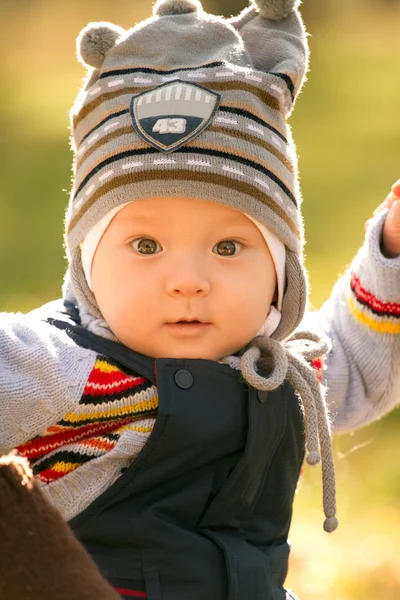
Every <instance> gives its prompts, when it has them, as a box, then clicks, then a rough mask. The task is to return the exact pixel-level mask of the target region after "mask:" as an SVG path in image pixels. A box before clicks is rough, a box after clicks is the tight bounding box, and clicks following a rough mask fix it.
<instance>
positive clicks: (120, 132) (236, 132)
mask: <svg viewBox="0 0 400 600" xmlns="http://www.w3.org/2000/svg"><path fill="white" fill-rule="evenodd" d="M207 131H208V132H210V133H222V134H224V135H228V136H230V137H232V138H234V139H233V140H232V145H234V140H235V139H238V138H239V139H242V140H244V141H246V142H248V143H249V144H254V145H256V146H259V147H260V148H263V149H265V150H267V151H268V152H269V153H270V154H273V155H274V156H275V157H276V158H277V159H278V160H280V161H281V162H282V163H283V164H284V165H285V167H286V168H287V169H288V171H289V172H290V173H292V174H294V168H293V164H292V163H291V162H290V161H289V160H288V159H287V158H286V157H285V156H284V155H283V154H281V153H280V152H279V151H278V150H277V149H276V148H275V146H273V145H272V144H269V143H268V142H266V141H264V140H262V139H261V138H259V137H256V136H255V135H252V134H251V133H248V132H247V131H243V130H241V129H239V128H237V129H232V128H229V127H223V126H217V125H210V126H209V127H208V128H207ZM133 133H135V132H134V130H133V128H132V126H129V127H123V128H121V129H115V130H114V131H112V132H111V133H109V134H108V135H106V136H104V137H102V138H100V139H99V140H98V141H97V142H96V143H95V144H92V145H91V146H89V147H88V149H87V151H86V152H85V153H84V154H83V156H79V158H78V159H77V160H76V171H78V170H79V169H80V168H81V167H82V165H83V164H84V163H85V161H86V160H87V159H88V157H89V156H90V155H91V154H92V153H94V152H95V151H96V150H98V149H99V148H101V147H102V146H104V145H106V144H108V143H109V142H110V141H111V140H113V139H115V138H119V137H122V136H124V135H129V134H133ZM192 145H193V144H192ZM187 146H189V147H190V144H189V143H188V144H187ZM196 146H199V144H198V143H197V141H196ZM140 147H144V146H143V145H142V146H140ZM210 147H211V146H210ZM121 151H122V152H123V150H121ZM118 152H120V150H118ZM235 153H238V154H239V155H240V153H239V152H237V151H236V149H235ZM108 156H109V157H110V156H112V153H110V154H109V155H108ZM105 157H107V155H105ZM246 158H247V156H246Z"/></svg>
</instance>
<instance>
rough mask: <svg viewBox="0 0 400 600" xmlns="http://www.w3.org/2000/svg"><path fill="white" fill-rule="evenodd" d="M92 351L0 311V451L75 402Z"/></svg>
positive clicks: (49, 327)
mask: <svg viewBox="0 0 400 600" xmlns="http://www.w3.org/2000/svg"><path fill="white" fill-rule="evenodd" d="M95 360H96V353H95V352H92V351H91V350H87V349H85V348H81V347H79V346H77V345H76V344H75V343H74V342H73V341H72V340H71V339H70V338H69V337H68V335H67V334H66V333H65V332H64V331H60V330H58V329H57V328H56V327H54V326H53V325H50V324H49V323H46V322H44V321H41V320H39V319H37V318H35V317H33V316H31V315H29V314H28V315H22V314H13V313H0V454H5V453H6V452H8V451H9V450H10V449H11V448H14V447H16V446H18V445H20V444H22V443H24V442H26V441H28V440H30V439H32V438H33V437H35V436H36V435H40V434H41V433H43V432H44V431H45V430H46V429H47V428H48V427H49V426H50V425H54V424H55V423H56V422H57V421H58V420H60V419H61V417H62V416H63V415H65V414H66V413H67V412H68V411H69V410H71V409H72V408H73V407H74V406H76V404H77V403H78V402H79V400H80V398H81V396H82V393H83V390H84V387H85V385H86V382H87V379H88V377H89V374H90V372H91V370H92V368H93V365H94V362H95Z"/></svg>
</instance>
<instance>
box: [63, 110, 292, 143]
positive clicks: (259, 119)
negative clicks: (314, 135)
mask: <svg viewBox="0 0 400 600" xmlns="http://www.w3.org/2000/svg"><path fill="white" fill-rule="evenodd" d="M226 109H233V110H235V109H237V110H244V111H245V112H246V113H249V114H248V115H245V116H243V115H241V116H242V117H243V118H246V119H251V118H252V117H253V118H254V121H255V123H257V125H261V126H264V127H267V128H271V129H272V130H275V131H276V132H277V133H278V134H280V136H281V139H282V141H284V143H285V144H287V140H286V135H285V133H286V132H284V131H283V129H282V130H279V129H278V124H277V123H276V122H274V123H273V124H272V123H271V122H269V121H268V120H267V119H266V115H261V113H260V112H258V111H257V109H255V107H254V106H250V105H246V104H244V103H243V102H241V103H240V106H239V105H238V104H236V103H235V102H230V103H227V102H224V103H223V104H221V105H220V106H219V111H220V112H223V111H224V110H226ZM123 111H126V114H129V107H128V106H127V105H126V104H124V105H123V106H118V107H116V108H115V109H113V110H109V111H106V112H105V113H104V114H103V115H102V117H101V119H99V120H98V121H97V122H96V123H95V124H94V125H93V124H92V123H91V127H90V129H88V130H87V131H85V132H83V133H82V135H81V136H80V138H79V140H76V147H79V146H80V144H81V143H82V142H83V141H84V140H85V139H86V138H88V137H89V136H90V135H91V133H92V132H94V131H95V130H96V129H98V127H99V126H100V125H101V124H102V123H103V121H104V122H106V121H107V119H110V118H112V116H113V115H115V117H118V116H121V115H120V113H122V112H123ZM74 135H75V136H76V135H77V131H75V134H74Z"/></svg>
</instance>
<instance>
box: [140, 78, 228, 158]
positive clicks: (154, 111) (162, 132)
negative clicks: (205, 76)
mask: <svg viewBox="0 0 400 600" xmlns="http://www.w3.org/2000/svg"><path fill="white" fill-rule="evenodd" d="M220 100H221V94H218V93H216V92H213V91H212V90H209V89H207V88H205V87H203V86H201V85H198V84H197V83H188V82H187V81H182V80H180V79H176V80H174V81H171V82H168V83H164V84H162V85H159V86H158V87H156V88H153V89H151V90H148V91H146V92H141V93H140V94H137V95H136V96H133V98H132V100H131V105H130V112H131V117H132V121H133V126H134V127H135V129H136V131H137V132H138V134H139V135H140V136H141V137H142V138H143V139H144V140H145V141H146V142H148V143H149V144H151V145H152V146H154V147H155V148H158V150H161V151H162V152H166V153H167V152H172V151H173V150H176V149H177V148H180V147H181V146H183V145H184V144H186V142H188V141H189V140H192V139H193V138H194V137H196V136H197V135H199V133H201V132H202V131H203V130H204V129H205V128H206V127H207V126H208V125H209V124H210V122H211V120H212V118H213V116H214V114H215V112H216V111H217V109H218V106H219V103H220Z"/></svg>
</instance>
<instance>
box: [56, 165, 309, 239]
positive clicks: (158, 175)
mask: <svg viewBox="0 0 400 600" xmlns="http://www.w3.org/2000/svg"><path fill="white" fill-rule="evenodd" d="M159 179H165V171H163V170H162V169H153V170H150V169H144V170H142V171H137V172H135V179H134V181H132V174H131V173H127V174H124V175H119V176H118V177H114V178H113V179H110V180H109V181H108V182H107V183H105V184H103V185H102V186H101V187H100V188H98V189H97V190H96V191H95V192H93V194H91V195H90V197H89V199H88V201H87V202H86V204H84V205H83V206H82V207H81V209H80V210H79V211H78V212H77V213H76V215H75V216H74V217H73V219H71V222H70V223H69V225H68V230H67V232H68V234H69V233H70V232H71V231H72V229H73V228H74V227H75V225H76V224H77V223H78V221H79V220H80V219H81V218H82V216H83V215H84V214H85V213H86V211H87V210H89V208H91V206H93V204H94V203H95V202H96V201H97V200H98V199H99V198H101V197H102V196H103V195H105V194H106V193H109V192H112V191H114V190H116V189H118V188H119V187H122V186H124V185H129V184H132V183H141V182H142V181H152V180H159ZM168 179H169V180H171V179H176V180H180V181H185V180H186V181H200V182H202V183H205V184H207V183H213V184H215V185H220V186H224V187H228V188H230V189H232V190H237V191H239V192H241V193H243V194H247V195H248V196H253V197H254V198H255V199H256V200H259V201H260V202H262V203H263V204H264V205H265V206H268V208H269V209H270V210H272V211H273V212H274V213H275V214H276V215H277V216H278V217H280V218H281V219H282V221H284V222H285V223H286V225H287V226H288V227H289V229H290V230H291V231H292V232H293V233H294V234H295V235H296V237H297V238H298V239H300V232H299V229H298V227H297V226H296V223H295V222H294V221H293V220H292V219H291V218H290V217H289V215H288V213H287V212H286V211H285V210H283V209H282V208H281V206H280V205H279V204H278V203H277V202H275V200H274V199H273V198H271V197H270V196H268V195H267V194H266V193H265V192H262V191H261V190H260V189H259V188H257V187H256V186H255V185H252V184H251V183H247V182H245V181H239V180H237V179H232V178H231V177H226V176H225V175H223V174H219V173H218V174H217V173H202V172H200V171H195V170H193V169H171V170H169V171H168ZM182 191H183V192H184V190H182Z"/></svg>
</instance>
